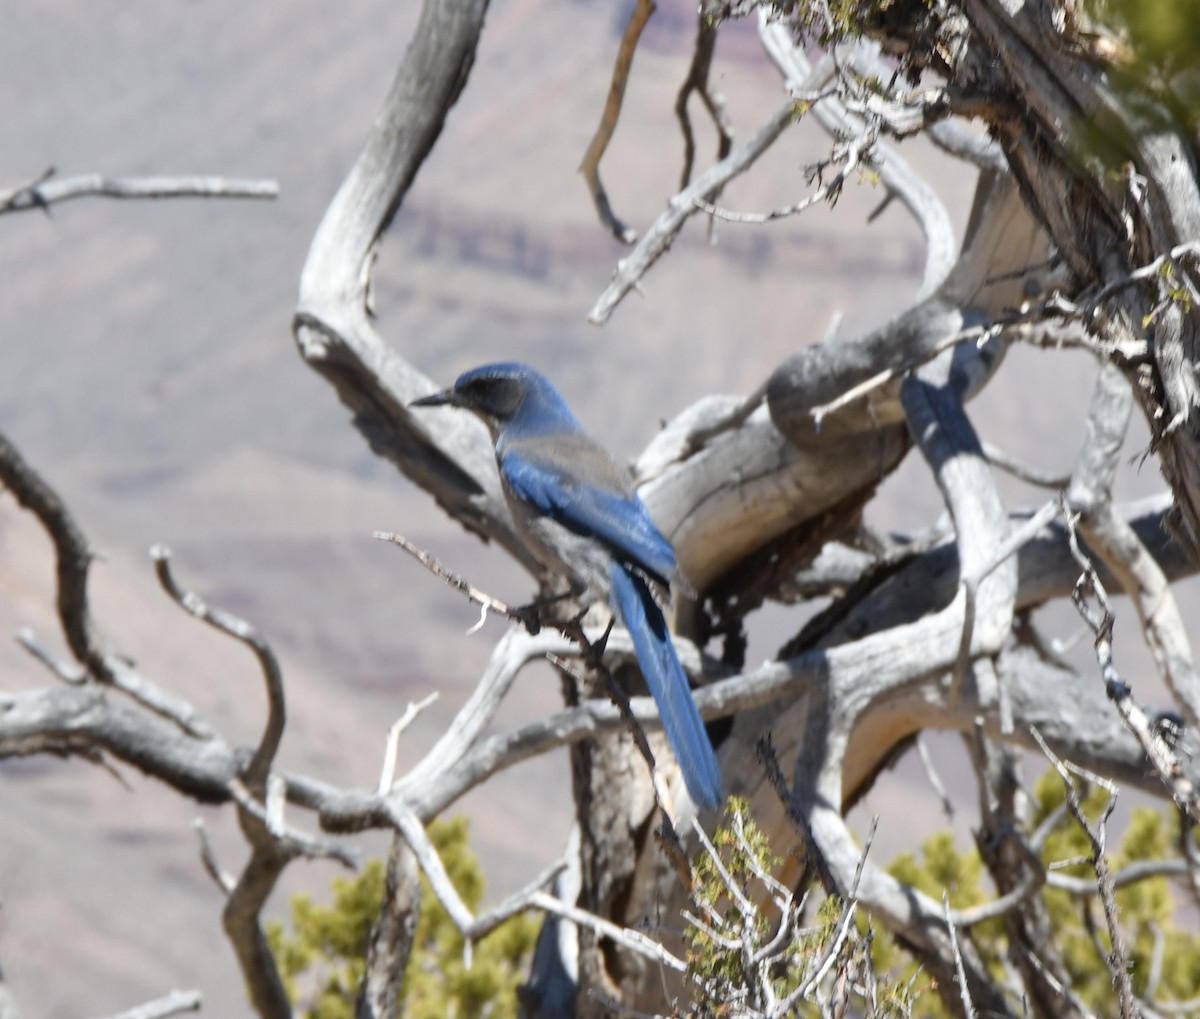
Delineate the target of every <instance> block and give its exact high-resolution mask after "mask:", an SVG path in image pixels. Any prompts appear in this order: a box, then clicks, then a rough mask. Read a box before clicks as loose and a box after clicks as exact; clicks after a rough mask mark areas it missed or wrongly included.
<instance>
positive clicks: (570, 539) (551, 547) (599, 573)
mask: <svg viewBox="0 0 1200 1019" xmlns="http://www.w3.org/2000/svg"><path fill="white" fill-rule="evenodd" d="M504 494H505V496H506V497H507V499H508V507H509V510H510V511H511V513H512V516H513V521H514V522H515V523H516V525H517V530H519V531H520V532H521V536H522V537H523V538H524V539H525V544H526V545H527V546H528V548H529V550H530V551H531V552H532V553H533V554H534V556H535V557H536V558H537V560H538V562H540V563H541V564H542V566H544V567H545V569H546V571H547V573H549V574H552V575H553V576H557V577H562V578H564V579H565V580H567V581H568V582H569V583H570V585H571V587H572V589H573V590H574V592H575V594H576V595H580V594H582V593H583V592H584V591H585V590H587V591H589V592H590V593H591V594H592V595H593V596H595V597H605V598H607V597H608V592H609V587H610V585H611V582H610V580H609V576H608V571H609V568H610V566H611V563H612V556H611V553H610V552H609V550H608V548H607V546H605V545H604V544H603V543H602V542H600V541H598V540H597V539H595V538H588V537H585V536H583V535H581V534H576V533H575V532H574V531H572V530H570V529H569V528H567V527H564V526H563V525H562V524H560V523H559V522H558V521H557V520H554V519H552V518H550V517H546V516H542V515H541V514H540V513H538V512H537V511H536V510H535V509H533V508H532V507H531V506H529V505H528V504H527V503H525V502H523V501H522V500H521V499H518V498H517V497H516V496H515V495H513V493H512V492H511V491H510V490H509V487H508V486H507V485H505V486H504Z"/></svg>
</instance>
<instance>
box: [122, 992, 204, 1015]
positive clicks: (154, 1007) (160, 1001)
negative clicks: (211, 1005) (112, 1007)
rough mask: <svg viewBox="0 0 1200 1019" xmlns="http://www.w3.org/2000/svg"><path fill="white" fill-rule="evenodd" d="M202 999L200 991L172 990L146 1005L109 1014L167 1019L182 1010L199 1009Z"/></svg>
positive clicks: (193, 1010)
mask: <svg viewBox="0 0 1200 1019" xmlns="http://www.w3.org/2000/svg"><path fill="white" fill-rule="evenodd" d="M201 1000H202V999H201V996H200V992H199V991H172V992H171V993H170V994H166V995H164V996H163V997H161V998H157V999H155V1000H154V1001H148V1002H146V1003H145V1004H144V1005H138V1006H137V1007H136V1008H131V1009H127V1010H126V1011H124V1012H120V1013H118V1014H117V1015H113V1016H109V1017H108V1019H167V1016H172V1015H179V1013H180V1012H195V1011H197V1010H198V1009H199V1008H200V1004H201Z"/></svg>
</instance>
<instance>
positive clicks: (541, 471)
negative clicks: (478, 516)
mask: <svg viewBox="0 0 1200 1019" xmlns="http://www.w3.org/2000/svg"><path fill="white" fill-rule="evenodd" d="M446 404H448V405H450V406H453V407H462V408H465V409H466V410H470V411H474V412H475V414H477V415H478V416H479V417H480V418H482V420H483V422H484V424H486V425H487V426H488V430H489V431H490V432H491V433H492V440H493V441H494V442H495V445H496V462H497V464H498V466H499V468H500V479H501V481H502V482H503V485H504V494H505V496H506V498H507V500H508V505H509V509H510V510H511V512H512V515H513V519H514V520H515V522H516V525H517V528H518V530H519V531H520V532H521V535H522V537H523V538H524V539H525V542H526V544H527V545H528V547H529V550H530V551H531V552H532V553H533V555H534V556H535V557H536V558H537V560H538V561H539V562H540V563H541V564H542V565H543V566H544V567H545V568H546V569H547V570H548V571H550V572H551V573H552V574H556V575H558V576H561V577H565V578H566V579H567V580H568V581H569V582H570V584H571V587H572V590H573V592H574V593H575V594H576V595H578V594H582V593H583V592H584V591H591V592H593V593H595V594H599V595H607V597H608V599H609V602H610V604H611V605H612V608H613V611H614V612H616V613H617V614H618V615H619V616H620V617H621V620H622V622H624V624H625V628H626V629H627V630H628V631H629V635H630V637H632V638H633V648H634V651H635V652H636V654H637V659H638V664H639V665H641V667H642V675H643V676H645V678H646V685H647V686H648V687H649V688H650V693H651V694H653V696H654V700H655V702H656V703H657V704H658V711H659V714H660V715H661V716H662V723H663V728H664V729H665V730H666V733H667V739H668V740H669V741H670V743H671V747H672V748H673V749H674V751H675V757H676V759H677V760H678V761H679V767H680V770H681V771H682V772H683V779H684V782H686V784H687V788H688V792H689V793H690V794H691V797H692V799H693V800H694V801H695V802H696V803H698V804H699V805H701V806H704V807H709V808H713V809H715V808H716V807H718V806H720V803H721V798H722V796H721V773H720V770H719V769H718V767H717V759H716V756H715V755H714V754H713V749H712V744H711V743H710V742H709V739H708V733H707V732H706V731H705V729H704V722H703V721H702V720H701V718H700V713H699V712H698V711H697V710H696V703H695V701H693V700H692V692H691V688H690V687H689V686H688V681H687V676H686V674H685V673H684V671H683V666H682V665H680V663H679V657H678V655H677V654H676V653H675V645H674V644H672V643H671V635H670V634H669V633H668V632H667V624H666V622H665V621H664V619H663V614H662V611H661V610H660V609H659V607H658V604H657V602H656V601H655V598H654V593H653V590H652V589H657V590H659V591H660V592H665V591H666V590H667V589H668V588H669V586H670V584H672V583H674V584H676V585H677V586H678V587H680V588H681V589H682V590H688V589H689V586H688V584H687V581H686V580H685V579H684V577H683V575H682V574H681V573H680V572H679V567H678V565H677V564H676V562H675V552H674V550H673V549H672V548H671V544H670V542H668V541H667V539H666V538H664V537H663V536H662V534H660V533H659V530H658V528H657V527H655V526H654V521H653V520H651V519H650V514H649V513H648V512H647V511H646V507H645V505H644V504H643V503H642V500H641V499H640V498H639V497H638V494H637V492H636V491H635V490H634V487H633V483H632V481H631V479H630V477H629V474H628V472H626V471H623V470H622V469H621V468H619V467H618V466H617V465H616V464H615V463H614V462H613V460H612V458H611V457H610V456H609V455H608V454H607V453H606V452H605V451H604V450H603V449H602V448H601V447H600V446H599V445H598V444H597V443H596V442H594V441H593V440H592V439H591V438H590V437H589V436H587V435H586V434H585V433H584V431H583V429H582V428H581V427H580V425H579V422H578V421H576V420H575V415H573V414H572V413H571V411H570V410H569V409H568V407H567V405H566V403H565V402H564V401H563V398H562V397H561V396H559V394H558V391H557V390H556V389H555V388H554V387H553V386H552V385H551V384H550V383H549V382H548V381H547V380H546V379H545V378H543V377H542V376H541V375H539V374H538V373H537V372H535V371H534V370H533V369H532V368H527V367H525V366H524V365H520V364H490V365H484V366H483V367H482V368H475V369H474V370H472V371H469V372H466V373H465V374H463V375H460V376H459V377H458V381H456V382H455V383H454V388H453V389H448V390H446V391H445V392H441V393H435V394H433V395H432V396H427V397H425V398H423V399H420V400H417V401H415V402H414V403H413V404H412V405H411V406H414V407H436V406H440V405H446Z"/></svg>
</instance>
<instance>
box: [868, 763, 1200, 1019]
mask: <svg viewBox="0 0 1200 1019" xmlns="http://www.w3.org/2000/svg"><path fill="white" fill-rule="evenodd" d="M1034 797H1035V801H1036V803H1035V810H1034V817H1033V819H1032V824H1033V826H1034V827H1036V826H1037V825H1040V824H1041V823H1042V822H1043V821H1045V820H1046V819H1047V818H1049V817H1050V816H1051V814H1053V813H1054V811H1055V810H1056V809H1058V808H1059V807H1060V806H1061V805H1062V804H1063V802H1064V800H1065V797H1066V792H1065V790H1064V788H1063V784H1062V779H1061V778H1059V776H1058V773H1057V772H1055V771H1054V770H1050V771H1048V772H1047V773H1046V774H1045V775H1043V776H1042V778H1041V779H1040V780H1039V781H1038V782H1037V784H1036V786H1035V790H1034ZM1107 799H1108V797H1107V794H1106V793H1105V792H1104V791H1103V790H1101V789H1093V790H1091V791H1090V792H1089V793H1088V795H1087V796H1086V797H1085V798H1084V800H1083V812H1084V816H1086V817H1087V818H1089V820H1093V821H1095V820H1097V819H1099V818H1100V816H1101V814H1102V812H1103V810H1104V808H1105V805H1106V803H1107ZM1178 838H1179V835H1178V825H1177V822H1176V821H1175V820H1174V816H1173V815H1166V814H1164V813H1162V812H1160V811H1157V810H1152V809H1139V810H1136V811H1134V812H1133V815H1132V817H1131V819H1130V822H1129V826H1128V828H1127V829H1126V831H1125V833H1124V836H1123V837H1122V838H1121V840H1120V845H1119V847H1118V848H1117V850H1116V852H1111V851H1110V858H1109V861H1108V863H1109V870H1110V873H1111V874H1114V875H1115V874H1117V873H1119V872H1120V871H1121V870H1122V869H1123V868H1124V867H1126V866H1128V865H1129V864H1131V863H1134V862H1138V861H1153V860H1163V859H1167V858H1169V857H1171V856H1173V855H1175V853H1174V847H1175V846H1176V845H1177V844H1178ZM1041 858H1042V862H1043V864H1044V865H1046V866H1047V867H1049V865H1050V864H1052V863H1053V864H1055V867H1054V870H1053V871H1052V873H1055V874H1061V875H1066V876H1069V877H1074V878H1080V879H1082V880H1084V881H1087V882H1088V883H1089V884H1092V883H1094V882H1095V879H1096V872H1095V869H1094V867H1093V865H1092V844H1091V842H1090V841H1089V839H1088V837H1087V834H1086V833H1085V832H1084V830H1083V829H1082V828H1081V827H1080V826H1079V825H1078V823H1076V822H1075V820H1074V819H1073V818H1071V817H1070V816H1069V815H1066V816H1065V817H1064V818H1063V820H1061V821H1060V822H1059V823H1058V824H1057V825H1056V826H1055V828H1054V829H1053V830H1052V831H1051V832H1050V834H1049V836H1048V837H1047V839H1046V842H1045V845H1044V847H1043V850H1042V854H1041ZM1068 861H1069V862H1068ZM1064 863H1066V864H1067V865H1066V866H1062V864H1064ZM888 870H889V872H890V873H891V874H892V876H893V877H895V878H897V879H898V880H900V881H903V882H905V883H906V884H909V885H912V886H913V887H914V888H917V889H919V890H920V891H922V892H924V893H926V894H927V895H929V896H931V897H932V898H934V899H936V900H940V899H941V896H942V891H943V889H944V890H945V892H946V894H947V896H948V897H949V899H950V905H951V907H952V908H955V909H961V908H964V907H969V906H973V905H977V904H979V903H981V902H983V901H985V900H986V899H987V898H988V897H989V896H990V895H991V894H993V893H992V892H991V891H990V890H989V888H988V887H987V885H985V879H986V871H985V869H984V866H983V862H982V861H981V860H980V858H979V854H978V853H977V852H976V851H975V849H974V848H971V849H970V850H968V851H967V852H959V850H958V849H957V848H956V847H955V845H954V840H953V838H952V836H950V835H949V834H948V833H944V832H943V833H939V834H937V835H934V836H933V837H932V838H930V839H928V840H927V841H926V842H925V843H924V844H923V845H922V847H921V853H920V854H919V856H918V855H914V854H910V853H905V854H903V855H901V856H899V857H897V858H896V860H895V861H894V862H893V863H892V865H891V866H890V867H889V868H888ZM1042 896H1043V901H1044V903H1045V906H1046V912H1047V915H1048V917H1049V919H1050V923H1051V926H1052V928H1053V930H1054V938H1053V943H1054V945H1055V948H1056V949H1057V950H1058V951H1059V952H1060V953H1061V955H1062V959H1063V964H1064V966H1065V967H1066V969H1067V972H1068V973H1069V974H1070V976H1071V981H1072V988H1073V990H1074V991H1075V993H1076V994H1078V995H1079V996H1080V998H1082V999H1083V1001H1084V1003H1085V1004H1086V1005H1087V1006H1088V1007H1089V1008H1091V1009H1093V1010H1094V1011H1095V1012H1096V1013H1097V1014H1099V1015H1107V1014H1111V1013H1112V1012H1113V1010H1114V1007H1115V1001H1114V996H1113V988H1112V977H1111V975H1110V973H1109V971H1108V969H1107V967H1106V965H1105V961H1104V959H1103V957H1102V955H1103V953H1107V951H1108V948H1109V941H1108V937H1107V928H1106V926H1105V921H1104V917H1103V913H1102V909H1101V905H1100V902H1099V900H1098V897H1097V896H1096V895H1091V896H1088V897H1084V898H1081V897H1079V896H1076V895H1072V894H1071V893H1070V892H1068V891H1066V890H1064V889H1057V888H1050V887H1048V886H1047V887H1046V888H1044V889H1043V891H1042ZM1116 903H1117V908H1118V910H1119V915H1120V920H1121V924H1122V927H1123V930H1124V931H1125V933H1126V938H1127V940H1128V941H1129V942H1130V945H1129V953H1128V954H1129V964H1130V967H1131V970H1132V974H1133V986H1134V990H1135V992H1137V993H1139V994H1144V993H1145V992H1146V990H1147V979H1148V976H1149V973H1150V968H1151V960H1152V956H1153V952H1154V950H1155V949H1154V946H1155V940H1156V938H1157V937H1161V938H1162V952H1163V955H1162V970H1161V976H1160V978H1159V984H1158V988H1157V991H1156V996H1157V999H1158V1000H1159V1001H1162V1002H1170V1001H1188V1000H1191V999H1193V998H1195V997H1197V996H1200V937H1197V936H1196V935H1193V934H1189V933H1186V932H1183V931H1181V930H1179V929H1177V928H1176V927H1175V926H1174V923H1173V911H1174V903H1173V897H1172V894H1171V886H1170V883H1169V881H1168V879H1167V878H1166V877H1161V876H1159V877H1152V878H1147V879H1145V880H1142V881H1137V882H1134V883H1133V884H1130V885H1126V886H1125V887H1123V888H1120V889H1118V890H1117V893H1116ZM970 936H971V938H972V941H973V942H974V944H975V946H976V948H977V949H978V951H979V953H980V955H981V957H982V958H983V960H984V962H985V964H986V965H987V966H988V969H989V971H990V972H991V973H992V975H993V976H994V977H997V978H999V976H1000V975H1001V964H1002V959H1003V957H1004V954H1005V952H1006V950H1007V941H1006V938H1005V933H1004V926H1003V922H1002V921H1001V920H999V919H996V920H991V921H988V922H987V923H984V924H979V925H977V926H976V927H974V928H972V930H971V932H970ZM1095 937H1098V938H1099V940H1100V943H1101V946H1102V951H1101V952H1098V951H1097V948H1096V941H1095V940H1094V938H1095ZM873 954H874V960H875V966H876V971H877V972H884V971H886V970H888V969H894V968H895V967H896V965H897V960H898V959H899V958H901V957H902V955H903V953H902V952H900V950H899V949H897V947H896V946H895V944H894V942H893V941H892V940H891V938H889V937H887V936H886V935H879V936H877V937H876V940H875V946H874V950H873ZM915 972H916V968H915V964H913V963H908V964H907V966H905V967H904V968H902V970H901V972H900V974H899V976H900V979H905V978H909V977H911V976H912V975H914V974H915ZM913 1014H914V1015H916V1016H922V1017H926V1016H928V1017H938V1019H940V1017H943V1016H945V1015H946V1014H947V1013H946V1011H945V1010H944V1008H943V1006H942V1003H941V1002H940V1001H939V1000H938V999H937V998H936V997H935V996H933V995H926V996H924V997H922V998H921V999H920V1001H919V1003H918V1005H917V1007H916V1008H915V1010H914V1012H913Z"/></svg>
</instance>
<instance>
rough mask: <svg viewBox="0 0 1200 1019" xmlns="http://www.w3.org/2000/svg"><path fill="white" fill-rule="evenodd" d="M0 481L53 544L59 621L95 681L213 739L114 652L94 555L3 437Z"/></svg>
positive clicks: (183, 706)
mask: <svg viewBox="0 0 1200 1019" xmlns="http://www.w3.org/2000/svg"><path fill="white" fill-rule="evenodd" d="M0 484H3V485H4V486H5V487H6V488H8V490H9V491H10V492H12V493H13V495H14V496H15V497H16V499H17V502H18V503H20V504H21V506H23V507H24V508H25V509H27V510H28V511H29V512H30V513H32V514H33V515H34V516H35V517H36V518H37V520H38V523H40V524H41V525H42V528H43V530H45V532H46V534H47V535H48V536H49V538H50V541H51V542H52V543H53V545H54V555H55V560H56V563H55V566H56V579H57V598H56V600H57V607H58V618H59V623H60V625H61V626H62V630H63V635H64V637H65V638H66V641H67V646H68V647H69V648H70V649H71V653H72V654H73V655H74V656H75V657H76V659H78V660H79V661H80V662H81V663H82V664H83V665H84V667H85V668H86V669H87V671H88V674H89V675H90V676H91V677H92V678H93V679H95V680H98V681H100V682H103V683H109V684H111V685H112V686H113V687H115V688H116V689H118V690H121V691H122V692H124V693H126V694H128V695H129V696H130V697H132V698H133V699H134V700H136V701H137V702H138V703H140V704H141V705H142V706H143V707H146V708H149V709H150V710H151V711H153V712H155V713H156V714H159V715H162V716H163V717H164V718H168V719H170V720H171V721H172V722H173V723H175V725H177V726H178V727H179V728H180V729H182V730H183V731H184V732H186V733H187V734H188V735H190V736H196V737H199V738H201V739H211V738H212V737H213V735H214V733H213V730H212V727H211V726H210V725H209V724H208V723H207V722H206V721H205V720H204V719H203V718H202V717H201V716H200V715H199V713H198V712H197V711H196V709H195V708H193V707H192V706H191V705H190V704H188V703H187V701H185V700H183V698H181V697H178V696H176V695H175V694H172V693H168V692H167V691H165V690H162V689H159V688H158V687H157V686H156V685H155V684H153V683H151V682H150V681H149V680H147V679H146V678H145V677H143V676H141V675H139V674H138V673H137V672H136V671H135V670H134V669H133V668H132V667H131V666H130V664H129V661H128V659H127V658H126V657H125V656H123V655H121V654H119V653H117V652H116V651H115V650H113V649H112V648H111V647H110V646H109V645H108V642H107V641H106V640H105V639H104V637H103V636H102V634H101V633H100V630H99V627H98V626H97V625H96V622H95V620H94V619H93V618H92V612H91V605H90V601H89V598H88V571H89V569H90V567H91V564H92V560H93V559H94V558H95V554H94V552H93V551H92V548H91V546H90V545H89V543H88V541H87V538H86V537H85V536H84V534H83V531H82V529H81V528H80V527H79V525H78V524H77V523H76V521H75V518H74V516H73V515H72V514H71V511H70V510H69V509H68V508H67V506H66V504H65V503H64V502H63V501H62V499H61V498H60V496H59V494H58V493H57V492H56V491H55V490H54V489H53V488H52V487H51V486H50V484H49V483H48V482H47V481H46V480H45V479H44V478H43V477H42V476H41V474H39V473H38V472H37V470H35V469H34V468H33V466H32V465H31V464H29V463H28V462H27V461H26V460H25V458H24V457H22V456H21V453H20V451H19V450H18V449H17V448H16V446H14V445H13V444H12V443H11V442H10V441H9V440H8V439H7V438H6V437H5V436H3V435H0Z"/></svg>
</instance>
